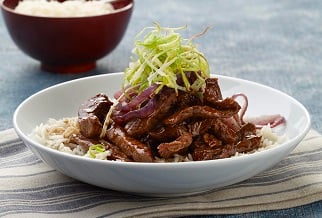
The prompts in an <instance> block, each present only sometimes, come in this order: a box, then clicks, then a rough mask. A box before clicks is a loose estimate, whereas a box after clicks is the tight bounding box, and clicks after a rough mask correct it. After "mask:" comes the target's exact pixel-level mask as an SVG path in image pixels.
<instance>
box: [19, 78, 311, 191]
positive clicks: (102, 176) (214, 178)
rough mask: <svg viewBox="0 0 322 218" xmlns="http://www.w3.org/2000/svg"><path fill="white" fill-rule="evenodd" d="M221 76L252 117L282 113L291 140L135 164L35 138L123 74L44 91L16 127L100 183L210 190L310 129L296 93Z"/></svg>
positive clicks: (22, 110)
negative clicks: (244, 151)
mask: <svg viewBox="0 0 322 218" xmlns="http://www.w3.org/2000/svg"><path fill="white" fill-rule="evenodd" d="M217 77H219V83H220V86H221V89H222V92H223V95H224V96H231V95H233V94H236V93H245V94H246V95H247V96H248V98H249V107H248V111H247V115H248V116H257V115H263V114H281V115H283V116H284V117H285V118H286V120H287V126H286V128H285V130H284V133H285V134H286V135H287V137H288V139H287V141H286V142H284V143H283V144H281V145H278V146H276V147H274V148H271V149H268V150H264V151H260V152H255V153H253V154H249V155H243V156H238V157H233V158H227V159H220V160H210V161H199V162H181V163H134V162H131V163H129V162H115V161H106V160H95V159H90V158H85V157H81V156H76V155H71V154H67V153H62V152H59V151H56V150H53V149H51V148H48V147H45V146H43V145H41V144H39V143H37V142H35V141H33V140H32V139H31V138H30V137H28V135H29V134H30V133H31V131H32V129H33V128H35V127H36V125H39V124H40V123H42V122H46V121H47V120H48V119H49V118H55V119H60V118H63V117H75V116H77V111H78V106H79V105H80V104H81V103H82V102H83V101H84V100H86V99H88V98H89V97H91V96H93V95H95V94H97V93H102V92H103V93H107V94H108V95H110V96H112V94H113V93H114V92H115V91H117V90H119V88H120V87H121V81H122V78H123V74H122V73H114V74H106V75H99V76H93V77H87V78H82V79H78V80H73V81H69V82H65V83H62V84H59V85H55V86H53V87H50V88H47V89H45V90H43V91H40V92H38V93H36V94H34V95H32V96H31V97H29V98H28V99H26V100H25V101H24V102H23V103H21V105H20V106H19V107H18V108H17V109H16V111H15V113H14V117H13V122H14V127H15V130H16V132H17V133H18V135H19V136H20V138H21V139H22V140H23V141H24V142H25V144H26V145H27V146H28V147H29V148H30V149H31V150H32V151H33V152H34V153H35V154H36V155H38V156H39V157H40V158H41V159H42V160H43V161H44V162H46V163H47V164H48V165H49V166H51V167H53V168H54V169H56V170H58V171H60V172H62V173H63V174H65V175H68V176H70V177H73V178H75V179H77V180H80V181H83V182H86V183H89V184H93V185H96V186H100V187H104V188H108V189H113V190H118V191H124V192H130V193H134V194H140V195H151V196H178V195H189V194H194V193H200V192H204V191H209V190H212V189H214V188H220V187H223V186H227V185H230V184H234V183H237V182H240V181H243V180H245V179H247V178H250V177H252V176H254V175H256V174H258V173H260V172H262V171H264V170H266V169H268V168H270V167H272V166H273V165H275V164H276V163H278V162H279V161H280V160H281V159H283V158H284V157H285V156H286V155H288V154H289V153H290V152H291V151H292V150H293V149H294V148H295V147H296V145H297V144H298V143H299V142H300V141H301V140H302V139H303V137H304V136H305V135H306V133H307V132H308V130H309V128H310V116H309V114H308V112H307V110H306V109H305V108H304V107H303V105H301V104H300V103H299V102H298V101H296V100H295V99H294V98H292V97H290V96H288V95H286V94H284V93H282V92H280V91H278V90H275V89H272V88H269V87H267V86H263V85H260V84H257V83H254V82H250V81H245V80H241V79H236V78H230V77H225V76H217Z"/></svg>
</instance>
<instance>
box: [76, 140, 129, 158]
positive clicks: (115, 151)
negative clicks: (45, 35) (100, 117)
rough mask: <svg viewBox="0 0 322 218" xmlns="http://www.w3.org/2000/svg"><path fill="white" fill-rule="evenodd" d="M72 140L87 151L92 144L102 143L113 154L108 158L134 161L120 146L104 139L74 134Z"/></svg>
mask: <svg viewBox="0 0 322 218" xmlns="http://www.w3.org/2000/svg"><path fill="white" fill-rule="evenodd" d="M71 142H73V143H75V144H78V145H80V146H82V147H83V148H84V150H86V151H87V150H88V149H89V147H90V146H92V145H97V144H101V145H103V146H104V147H105V149H106V150H109V151H110V153H111V155H109V156H107V157H106V158H107V160H118V161H124V162H129V161H132V159H130V158H128V157H127V156H126V154H124V153H123V152H122V151H121V149H120V148H119V147H117V146H116V145H113V144H111V143H109V142H108V141H106V140H103V139H99V140H96V139H89V138H86V137H84V136H83V135H73V136H72V137H71Z"/></svg>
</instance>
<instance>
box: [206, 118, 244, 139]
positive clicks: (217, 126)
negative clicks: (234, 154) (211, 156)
mask: <svg viewBox="0 0 322 218" xmlns="http://www.w3.org/2000/svg"><path fill="white" fill-rule="evenodd" d="M211 131H212V132H213V134H214V135H215V136H216V137H217V138H218V139H220V140H222V141H223V143H224V144H234V143H237V141H238V139H239V137H238V134H237V133H236V132H235V131H234V130H233V129H231V128H230V127H229V126H228V125H227V124H226V123H225V122H223V120H222V119H217V120H216V121H215V122H213V123H212V128H211Z"/></svg>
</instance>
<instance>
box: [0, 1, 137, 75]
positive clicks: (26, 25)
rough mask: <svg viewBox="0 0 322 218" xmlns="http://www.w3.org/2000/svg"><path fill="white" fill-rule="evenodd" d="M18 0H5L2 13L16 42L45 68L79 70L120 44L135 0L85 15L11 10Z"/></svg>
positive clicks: (114, 4)
mask: <svg viewBox="0 0 322 218" xmlns="http://www.w3.org/2000/svg"><path fill="white" fill-rule="evenodd" d="M18 2H19V0H4V1H3V3H2V6H1V8H2V14H3V17H4V21H5V24H6V26H7V28H8V31H9V34H10V36H11V38H12V40H13V41H14V42H15V43H16V45H17V46H18V47H19V48H20V49H21V50H22V51H23V52H24V53H26V54H27V55H29V56H30V57H32V58H34V59H36V60H39V61H40V62H41V68H42V69H43V70H45V71H50V72H56V73H80V72H85V71H89V70H92V69H94V68H95V67H96V61H97V60H98V59H100V58H102V57H104V56H105V55H107V54H108V53H110V52H111V51H113V50H114V49H115V47H116V46H117V45H118V44H119V42H120V41H121V39H122V38H123V36H124V33H125V31H126V28H127V26H128V23H129V20H130V17H131V14H132V11H133V6H134V1H133V0H116V1H114V2H112V4H113V6H114V8H115V9H118V10H116V11H115V12H113V13H109V14H105V15H99V16H88V17H67V18H58V17H38V16H31V15H24V14H19V13H16V12H15V11H14V8H15V7H16V6H17V4H18Z"/></svg>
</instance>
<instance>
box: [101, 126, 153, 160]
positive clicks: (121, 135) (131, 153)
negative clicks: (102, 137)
mask: <svg viewBox="0 0 322 218" xmlns="http://www.w3.org/2000/svg"><path fill="white" fill-rule="evenodd" d="M106 137H107V138H108V139H109V140H110V141H111V142H112V143H114V144H115V145H117V146H118V147H119V148H120V149H121V150H122V151H123V152H124V153H125V154H126V155H127V156H128V157H129V158H131V159H133V160H134V161H137V162H152V161H153V157H152V152H151V149H150V148H149V147H148V146H146V145H145V144H143V143H142V142H140V141H139V140H136V139H134V138H132V137H130V136H128V135H127V134H126V132H125V131H124V130H123V128H122V127H120V126H114V125H112V126H111V127H110V128H109V129H108V130H107V131H106Z"/></svg>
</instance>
